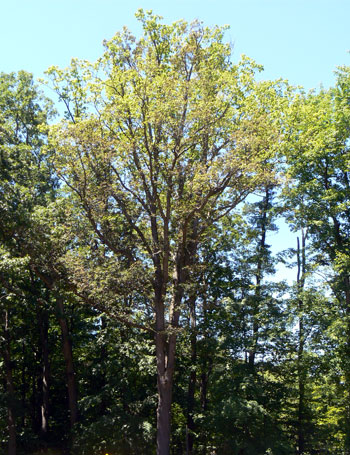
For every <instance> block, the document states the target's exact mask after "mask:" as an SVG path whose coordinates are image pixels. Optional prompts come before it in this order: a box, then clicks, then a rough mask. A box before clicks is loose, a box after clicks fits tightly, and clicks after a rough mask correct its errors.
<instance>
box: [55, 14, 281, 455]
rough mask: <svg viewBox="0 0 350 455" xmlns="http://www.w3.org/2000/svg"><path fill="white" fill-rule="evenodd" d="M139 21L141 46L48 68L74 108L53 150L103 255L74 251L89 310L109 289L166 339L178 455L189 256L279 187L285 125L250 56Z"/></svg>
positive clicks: (161, 398)
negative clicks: (266, 100)
mask: <svg viewBox="0 0 350 455" xmlns="http://www.w3.org/2000/svg"><path fill="white" fill-rule="evenodd" d="M137 17H138V19H139V20H140V21H141V23H142V26H143V32H144V34H143V36H142V38H141V39H139V40H136V38H135V37H134V36H132V35H131V34H130V32H129V31H128V30H126V29H124V31H123V32H122V33H118V34H117V35H116V36H115V37H114V38H113V39H112V40H110V41H108V42H105V53H104V55H103V56H102V57H101V58H100V59H99V60H98V61H97V63H96V64H94V65H91V64H88V63H84V62H78V61H76V60H75V61H73V62H72V66H71V68H69V69H68V70H59V69H58V68H51V69H50V70H49V71H48V75H49V77H51V80H52V86H53V88H54V89H55V90H56V91H57V93H58V94H59V96H60V98H61V99H62V100H63V101H64V103H65V105H66V108H67V112H66V114H67V115H66V117H67V118H66V120H65V121H62V122H61V123H60V124H58V125H56V126H54V127H52V128H51V138H50V146H51V150H54V165H55V167H56V172H57V174H58V175H59V176H60V178H61V179H62V181H63V183H64V186H63V190H64V193H65V197H70V198H72V207H73V208H72V213H73V220H72V221H71V222H70V225H73V224H74V222H76V223H85V222H88V223H89V225H90V231H89V232H90V234H89V235H90V236H92V237H91V238H94V239H95V240H94V242H93V243H94V250H91V248H87V249H80V250H74V249H72V250H71V251H69V253H68V254H67V257H66V262H67V264H69V266H70V277H71V281H72V283H73V285H74V286H75V288H76V289H77V292H78V293H79V294H80V295H81V296H82V297H83V298H84V299H85V300H86V301H90V302H93V301H96V299H95V300H94V295H96V291H95V290H94V288H95V289H96V288H99V289H101V287H102V288H103V286H105V287H106V291H107V294H106V295H108V298H109V302H106V300H107V299H106V298H103V295H102V296H101V299H100V302H99V304H100V305H103V304H105V305H106V306H111V304H113V306H114V313H115V314H116V317H119V318H120V320H123V321H124V322H126V323H129V325H134V326H135V325H138V326H143V327H144V328H145V329H146V330H148V331H151V332H153V333H154V338H155V356H156V364H157V386H158V410H157V453H158V454H159V455H166V454H168V453H169V444H170V412H171V402H172V387H173V375H174V368H175V357H176V354H175V353H176V339H177V335H178V332H179V330H181V324H182V319H181V315H182V308H183V299H184V294H185V289H186V285H187V284H189V280H190V278H189V277H190V274H189V271H190V269H191V267H192V265H193V264H194V262H195V260H196V259H195V254H196V252H195V250H196V249H191V247H190V245H191V244H192V245H193V242H195V243H196V244H198V245H200V244H201V242H203V239H205V238H206V236H207V235H208V233H209V232H210V228H211V226H213V225H214V224H215V223H216V222H217V221H218V220H220V218H221V217H223V216H224V215H225V214H227V213H229V212H230V211H232V210H233V209H234V208H235V207H237V205H238V204H239V203H240V202H241V201H243V200H244V198H245V197H246V196H247V195H248V194H249V193H250V192H251V191H252V190H254V189H255V188H257V187H258V186H259V185H261V184H262V183H263V182H266V181H267V180H268V179H269V178H270V172H267V171H266V167H264V165H263V163H264V160H266V159H267V157H268V156H270V155H271V153H272V151H271V150H270V148H267V147H266V140H267V138H268V139H269V141H270V143H271V138H272V137H275V138H276V137H278V128H277V125H276V122H275V121H274V120H273V119H272V116H269V113H268V112H266V111H256V110H255V107H256V103H254V97H252V96H250V95H252V94H253V93H254V90H255V89H256V87H257V84H256V83H255V81H254V72H255V71H256V69H258V67H257V66H256V65H255V64H254V63H253V62H252V61H250V60H249V59H247V58H245V57H244V58H243V60H242V62H241V63H240V64H238V65H234V64H233V63H232V62H231V60H230V55H231V49H230V46H229V45H227V44H225V43H224V42H223V32H224V29H222V28H219V27H215V28H213V29H208V28H205V27H203V26H202V24H201V23H198V22H195V23H193V24H190V25H189V24H187V23H186V22H183V21H179V22H176V23H174V24H172V25H163V24H161V22H160V18H159V17H158V16H153V15H152V14H150V13H144V12H143V11H142V10H140V11H139V12H138V14H137ZM272 91H273V90H272ZM274 93H275V94H276V91H275V92H274ZM276 98H277V97H276ZM74 220H75V221H74ZM82 220H85V221H82ZM68 228H69V223H67V229H68ZM78 237H79V234H78ZM93 251H95V252H93ZM96 251H98V252H99V253H96ZM191 251H193V253H192V252H191ZM97 256H98V258H99V268H97V269H95V270H92V269H91V264H89V258H90V259H92V258H94V257H96V258H97ZM76 264H79V267H77V266H76ZM84 270H86V272H84ZM103 270H104V272H108V275H107V280H106V279H104V280H103V279H102V275H101V272H102V271H103ZM84 273H86V276H89V277H90V278H92V277H94V280H92V281H91V280H90V282H88V281H89V280H86V279H85V280H84V279H83V280H82V277H83V275H84ZM111 273H112V275H111ZM111 276H113V280H114V285H112V289H114V293H112V295H111V286H106V281H108V280H110V277H111ZM118 282H119V283H118ZM110 284H111V282H110ZM111 299H112V300H111ZM126 302H127V304H125V303H126Z"/></svg>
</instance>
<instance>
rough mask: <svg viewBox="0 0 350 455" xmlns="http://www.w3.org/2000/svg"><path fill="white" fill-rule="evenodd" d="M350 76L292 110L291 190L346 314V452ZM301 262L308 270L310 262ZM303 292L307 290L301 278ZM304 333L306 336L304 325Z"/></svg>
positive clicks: (348, 427)
mask: <svg viewBox="0 0 350 455" xmlns="http://www.w3.org/2000/svg"><path fill="white" fill-rule="evenodd" d="M348 74H349V70H348V69H347V68H343V69H341V70H340V72H339V73H338V82H337V87H336V88H335V89H330V90H328V91H325V90H322V91H320V93H318V94H315V93H310V94H309V95H307V96H306V95H301V96H300V97H299V98H297V99H296V100H295V103H294V105H293V106H292V107H291V112H290V117H289V118H290V121H291V122H292V123H291V125H292V126H291V130H290V140H289V142H288V150H286V162H287V166H288V169H287V175H288V184H287V186H286V188H285V200H286V201H287V206H288V207H289V208H290V214H291V216H290V217H289V219H290V221H291V223H292V225H293V226H294V227H295V228H296V229H297V228H303V229H305V230H307V232H308V238H309V242H310V245H311V246H312V248H313V251H314V254H315V258H314V267H316V266H319V267H327V268H328V280H327V282H328V285H329V286H330V288H331V289H332V291H333V293H334V295H335V297H336V299H337V300H338V305H339V310H340V313H341V314H342V318H341V319H342V324H341V327H342V328H341V330H340V331H339V332H338V340H339V345H338V355H339V359H340V362H341V365H342V373H343V376H344V386H345V394H346V399H345V401H346V404H345V406H344V407H343V411H344V415H343V417H344V425H343V428H342V431H343V434H344V448H345V449H346V450H349V449H350V413H349V410H350V408H349V405H348V403H349V397H350V395H349V394H350V375H349V371H350V369H349V363H348V358H349V354H350V350H349V349H350V319H349V314H350V313H349V312H350V281H349V270H350V269H349V232H350V231H349V229H350V223H349V221H350V218H349V209H348V207H349V197H350V187H349V165H348V163H349V149H348V138H349V124H350V123H349V120H350V117H349V114H350V111H349V95H348V93H349V77H348ZM299 256H300V254H299ZM300 257H301V256H300ZM301 260H302V261H303V262H304V264H305V257H304V259H301ZM299 287H300V289H301V288H302V287H303V279H302V277H301V275H300V277H299ZM300 302H301V303H302V300H300ZM339 328H340V327H339ZM300 331H301V332H302V331H303V327H302V324H301V327H300ZM301 338H303V336H301ZM300 347H301V345H300ZM300 354H302V352H301V353H300ZM301 439H302V437H301ZM301 444H302V442H301Z"/></svg>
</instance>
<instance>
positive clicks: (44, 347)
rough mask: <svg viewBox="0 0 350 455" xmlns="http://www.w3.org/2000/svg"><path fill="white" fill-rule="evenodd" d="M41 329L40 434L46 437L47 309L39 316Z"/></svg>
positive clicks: (47, 383) (47, 410)
mask: <svg viewBox="0 0 350 455" xmlns="http://www.w3.org/2000/svg"><path fill="white" fill-rule="evenodd" d="M38 321H39V329H40V344H41V355H42V400H41V406H40V408H41V425H40V433H41V436H42V437H44V438H45V437H46V435H47V432H48V420H49V374H50V373H49V347H48V330H49V321H48V314H47V310H46V308H41V309H40V310H39V315H38Z"/></svg>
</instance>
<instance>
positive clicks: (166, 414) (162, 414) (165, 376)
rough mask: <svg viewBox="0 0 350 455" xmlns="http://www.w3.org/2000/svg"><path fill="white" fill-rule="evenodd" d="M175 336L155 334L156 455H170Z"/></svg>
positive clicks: (161, 333) (162, 333)
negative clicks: (156, 388)
mask: <svg viewBox="0 0 350 455" xmlns="http://www.w3.org/2000/svg"><path fill="white" fill-rule="evenodd" d="M175 338H176V335H175V334H172V335H170V337H169V342H167V340H166V335H165V333H164V332H157V333H156V353H157V386H158V409H157V455H169V453H170V428H171V401H172V389H173V375H174V361H175V346H176V340H175Z"/></svg>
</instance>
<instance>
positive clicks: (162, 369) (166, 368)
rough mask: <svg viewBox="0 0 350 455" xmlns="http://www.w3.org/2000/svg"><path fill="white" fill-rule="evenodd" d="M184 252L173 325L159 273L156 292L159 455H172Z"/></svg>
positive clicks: (178, 271) (176, 277)
mask: <svg viewBox="0 0 350 455" xmlns="http://www.w3.org/2000/svg"><path fill="white" fill-rule="evenodd" d="M183 259H184V257H183V255H181V254H180V253H179V254H178V255H177V258H176V264H175V269H174V274H173V297H172V301H171V304H170V309H169V327H168V328H167V327H166V324H165V313H164V311H165V302H164V297H163V296H164V292H163V283H164V282H165V278H164V276H161V274H160V273H159V274H158V276H157V283H158V286H156V288H155V289H156V292H155V310H156V356H157V386H158V409H157V455H169V453H170V430H171V403H172V391H173V377H174V371H175V353H176V337H177V333H176V331H177V329H178V327H179V317H180V304H181V301H182V297H183V287H182V284H183V283H182V278H183V277H182V268H183V264H184V262H183Z"/></svg>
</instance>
